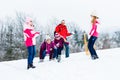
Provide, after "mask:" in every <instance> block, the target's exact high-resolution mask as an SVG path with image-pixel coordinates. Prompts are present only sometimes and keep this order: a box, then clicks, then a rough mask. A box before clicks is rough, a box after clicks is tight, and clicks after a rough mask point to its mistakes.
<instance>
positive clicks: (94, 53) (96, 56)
mask: <svg viewBox="0 0 120 80" xmlns="http://www.w3.org/2000/svg"><path fill="white" fill-rule="evenodd" d="M96 40H97V37H94V38H93V39H92V42H93V43H92V44H93V47H92V51H93V55H94V57H95V58H98V55H97V53H96V51H95V49H94V44H95V41H96Z"/></svg>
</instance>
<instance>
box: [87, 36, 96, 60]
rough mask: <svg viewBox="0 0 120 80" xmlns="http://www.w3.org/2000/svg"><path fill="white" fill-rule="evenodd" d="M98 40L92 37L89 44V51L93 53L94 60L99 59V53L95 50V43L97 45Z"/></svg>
mask: <svg viewBox="0 0 120 80" xmlns="http://www.w3.org/2000/svg"><path fill="white" fill-rule="evenodd" d="M96 39H97V37H93V36H92V37H91V38H90V39H89V42H88V49H89V51H90V53H91V57H92V59H96V58H97V53H96V51H95V49H94V43H95V41H96Z"/></svg>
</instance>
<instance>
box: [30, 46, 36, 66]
mask: <svg viewBox="0 0 120 80" xmlns="http://www.w3.org/2000/svg"><path fill="white" fill-rule="evenodd" d="M32 50H33V52H32V55H31V56H32V59H31V65H30V66H31V67H32V68H35V66H33V60H34V57H35V55H36V48H35V46H32Z"/></svg>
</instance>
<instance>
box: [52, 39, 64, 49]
mask: <svg viewBox="0 0 120 80" xmlns="http://www.w3.org/2000/svg"><path fill="white" fill-rule="evenodd" d="M63 44H64V39H63V38H60V39H59V40H57V39H54V45H55V46H56V47H57V48H63Z"/></svg>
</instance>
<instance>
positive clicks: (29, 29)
mask: <svg viewBox="0 0 120 80" xmlns="http://www.w3.org/2000/svg"><path fill="white" fill-rule="evenodd" d="M23 33H24V41H25V45H26V47H27V49H28V65H27V69H29V68H35V66H33V59H34V57H35V54H36V49H35V41H34V40H35V37H36V35H38V34H39V32H35V31H34V27H33V23H32V19H30V18H27V19H26V23H25V25H24V30H23Z"/></svg>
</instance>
